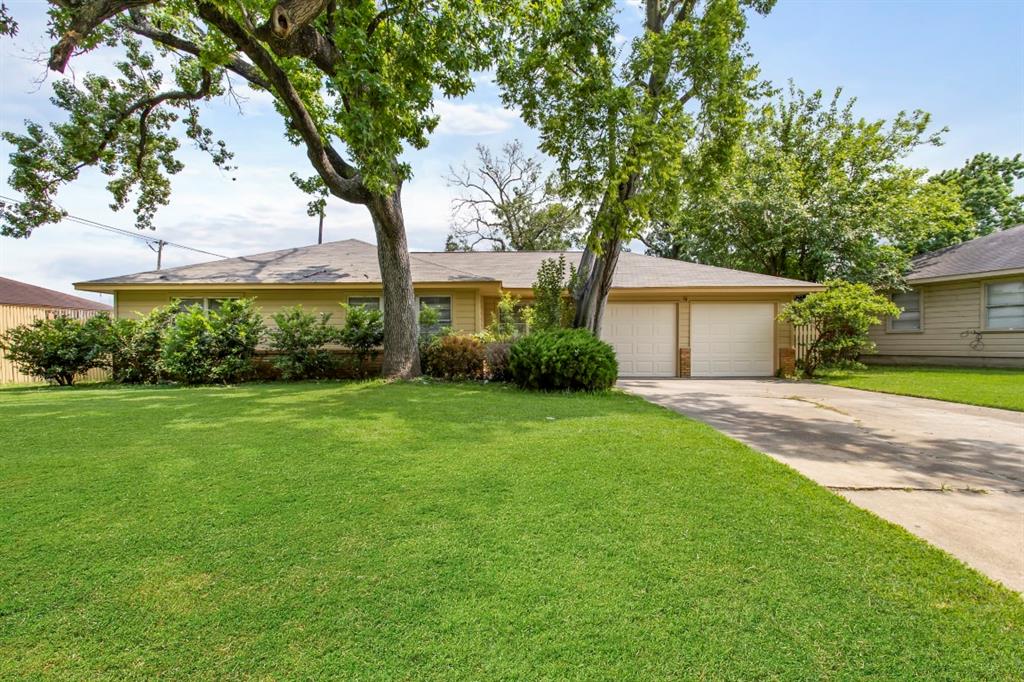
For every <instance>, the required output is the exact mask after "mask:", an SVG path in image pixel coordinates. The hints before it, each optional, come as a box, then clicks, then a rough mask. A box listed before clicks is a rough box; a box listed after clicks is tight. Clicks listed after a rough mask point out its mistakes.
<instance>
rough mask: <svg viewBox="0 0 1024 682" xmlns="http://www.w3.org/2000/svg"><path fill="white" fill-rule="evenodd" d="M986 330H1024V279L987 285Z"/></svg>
mask: <svg viewBox="0 0 1024 682" xmlns="http://www.w3.org/2000/svg"><path fill="white" fill-rule="evenodd" d="M985 328H986V329H1007V330H1024V279H1019V280H1011V281H1009V282H992V283H990V284H986V285H985Z"/></svg>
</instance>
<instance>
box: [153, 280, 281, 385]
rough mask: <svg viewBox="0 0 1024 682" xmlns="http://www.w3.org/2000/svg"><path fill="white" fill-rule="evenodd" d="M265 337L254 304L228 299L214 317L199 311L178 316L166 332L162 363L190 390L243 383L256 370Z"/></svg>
mask: <svg viewBox="0 0 1024 682" xmlns="http://www.w3.org/2000/svg"><path fill="white" fill-rule="evenodd" d="M176 305H177V304H176V302H172V306H176ZM263 331H264V324H263V318H262V316H261V315H260V313H259V311H258V310H257V309H256V303H255V301H253V299H251V298H237V299H225V300H223V301H221V303H220V305H219V307H218V308H217V309H216V310H211V311H209V312H207V311H206V310H203V308H202V306H200V305H198V304H197V305H193V306H190V307H189V308H187V309H185V310H182V311H180V312H178V313H176V314H175V316H174V319H173V321H172V322H171V323H170V324H169V325H167V327H166V328H165V329H164V333H163V336H162V338H161V343H160V363H161V366H162V367H163V368H164V369H165V370H166V371H167V373H168V374H170V376H171V377H172V378H173V379H175V380H177V381H180V382H182V383H185V384H206V383H211V382H218V381H219V382H223V383H233V382H238V381H242V380H244V379H247V378H249V377H250V375H251V374H252V372H253V370H254V365H253V358H254V357H255V356H256V346H257V345H258V344H259V342H260V340H261V339H262V337H263Z"/></svg>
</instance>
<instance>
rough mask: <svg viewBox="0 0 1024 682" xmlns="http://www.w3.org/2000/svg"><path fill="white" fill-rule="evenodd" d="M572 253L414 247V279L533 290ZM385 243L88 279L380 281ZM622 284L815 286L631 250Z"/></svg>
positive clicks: (621, 271) (621, 268)
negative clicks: (544, 270) (550, 267)
mask: <svg viewBox="0 0 1024 682" xmlns="http://www.w3.org/2000/svg"><path fill="white" fill-rule="evenodd" d="M559 255H564V256H565V258H566V261H567V263H570V264H573V265H578V264H579V261H580V258H581V256H582V254H581V253H580V252H579V251H566V252H552V251H517V252H496V251H472V252H455V253H448V252H432V253H412V254H410V265H411V267H412V278H413V281H414V282H450V283H456V282H499V283H501V285H502V286H503V287H505V288H508V289H528V288H530V286H531V285H532V284H533V281H534V280H535V279H536V278H537V268H538V267H539V266H540V263H541V261H542V260H544V259H545V258H557V257H558V256H559ZM380 281H381V278H380V267H379V266H378V263H377V247H375V246H374V245H373V244H367V243H366V242H363V241H359V240H357V239H347V240H345V241H339V242H328V243H326V244H319V245H314V246H304V247H299V248H294V249H283V250H281V251H271V252H268V253H261V254H256V255H254V256H244V257H241V258H226V259H223V260H217V261H212V262H209V263H200V264H197V265H186V266H183V267H179V268H170V269H167V270H151V271H149V272H140V273H137V274H134V275H125V276H122V277H111V278H109V279H99V280H93V281H90V282H81V283H80V284H81V286H83V287H90V288H93V287H96V288H99V287H102V286H103V285H120V284H333V283H345V284H348V283H363V282H365V283H367V284H378V283H380ZM612 285H613V286H614V287H617V288H648V287H779V288H798V289H806V288H813V287H814V286H815V285H812V284H810V283H808V282H801V281H799V280H794V279H784V278H781V277H770V276H768V275H759V274H755V273H751V272H742V271H740V270H730V269H728V268H717V267H713V266H710V265H698V264H696V263H687V262H684V261H677V260H671V259H667V258H656V257H653V256H643V255H640V254H635V253H623V254H622V255H621V256H620V257H619V265H618V267H617V268H616V272H615V279H614V281H613V283H612Z"/></svg>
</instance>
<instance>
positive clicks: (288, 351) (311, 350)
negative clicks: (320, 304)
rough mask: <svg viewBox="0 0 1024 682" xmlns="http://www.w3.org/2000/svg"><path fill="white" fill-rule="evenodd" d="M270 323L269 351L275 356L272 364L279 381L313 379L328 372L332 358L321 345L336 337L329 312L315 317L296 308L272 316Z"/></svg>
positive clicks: (331, 364) (336, 333)
mask: <svg viewBox="0 0 1024 682" xmlns="http://www.w3.org/2000/svg"><path fill="white" fill-rule="evenodd" d="M274 324H276V325H277V327H276V329H272V330H270V334H269V337H270V348H271V350H273V351H275V352H276V353H277V355H276V356H275V357H274V360H273V364H274V366H275V367H277V369H278V370H280V372H281V377H282V378H284V379H317V378H320V377H323V376H326V375H327V374H329V373H330V371H331V369H332V368H333V365H334V361H333V360H334V357H333V356H332V355H331V352H330V351H328V350H327V349H326V348H325V346H326V345H327V344H329V343H331V342H332V341H334V340H335V338H336V337H337V335H338V331H337V330H336V329H335V328H334V327H332V326H331V314H330V313H320V315H319V316H318V315H314V314H313V313H307V312H306V311H305V310H303V309H302V306H301V305H297V306H293V307H291V308H286V309H285V310H282V311H281V312H279V313H277V314H276V315H274Z"/></svg>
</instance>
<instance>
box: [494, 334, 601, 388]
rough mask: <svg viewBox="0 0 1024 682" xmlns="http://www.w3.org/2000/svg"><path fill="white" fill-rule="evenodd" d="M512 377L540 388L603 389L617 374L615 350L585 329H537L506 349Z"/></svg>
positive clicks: (522, 383) (517, 381)
mask: <svg viewBox="0 0 1024 682" xmlns="http://www.w3.org/2000/svg"><path fill="white" fill-rule="evenodd" d="M508 364H509V373H510V374H511V378H512V381H514V382H515V383H516V384H518V385H519V386H521V387H523V388H532V389H537V390H542V391H604V390H607V389H609V388H611V387H612V385H613V384H614V383H615V379H616V378H617V377H618V374H619V363H618V360H616V359H615V351H614V349H612V347H611V346H610V345H608V344H607V343H605V342H604V341H601V340H600V339H598V338H597V337H595V336H594V335H593V334H591V333H590V332H589V331H587V330H586V329H556V330H553V331H546V332H537V333H534V334H530V335H528V336H524V337H523V338H521V339H519V340H518V341H516V342H515V343H514V344H513V345H512V348H511V349H510V351H509V363H508Z"/></svg>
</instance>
